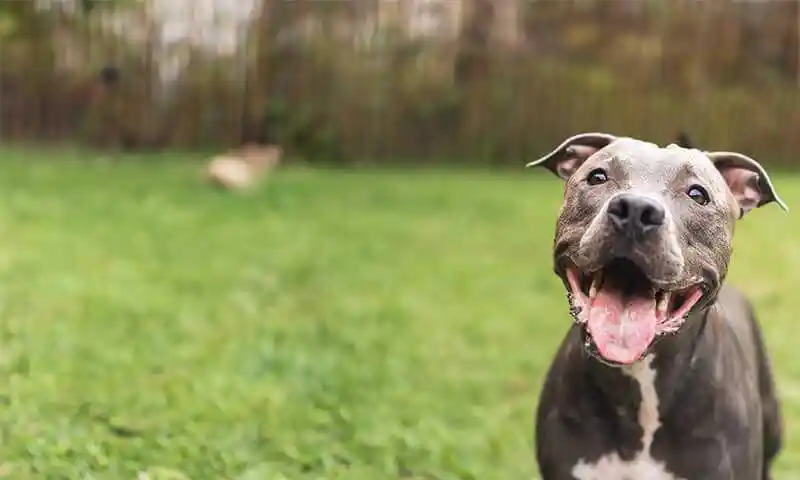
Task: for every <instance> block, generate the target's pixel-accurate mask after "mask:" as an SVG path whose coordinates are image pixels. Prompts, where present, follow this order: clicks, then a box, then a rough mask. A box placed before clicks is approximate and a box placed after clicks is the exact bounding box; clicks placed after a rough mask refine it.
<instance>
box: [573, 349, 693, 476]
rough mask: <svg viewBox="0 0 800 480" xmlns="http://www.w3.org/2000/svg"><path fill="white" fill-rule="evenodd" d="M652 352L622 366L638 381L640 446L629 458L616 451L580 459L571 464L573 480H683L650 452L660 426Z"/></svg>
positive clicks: (626, 372)
mask: <svg viewBox="0 0 800 480" xmlns="http://www.w3.org/2000/svg"><path fill="white" fill-rule="evenodd" d="M652 362H653V356H652V355H650V356H648V357H646V358H645V359H644V360H642V361H641V362H639V363H637V364H635V365H632V366H631V367H628V368H627V369H626V370H624V372H625V374H627V375H629V376H630V377H631V378H633V379H634V380H635V381H636V383H637V384H638V385H639V390H640V392H641V398H642V400H641V403H640V405H639V414H638V421H639V425H640V426H641V427H642V432H643V434H642V449H641V450H640V451H639V452H638V453H637V454H636V455H635V456H634V457H633V458H632V459H630V460H623V459H622V458H621V457H620V456H619V454H618V453H616V452H609V453H608V454H606V455H603V456H601V457H600V458H598V459H597V460H595V461H592V462H586V461H585V460H583V459H580V460H578V463H576V464H575V466H574V467H573V468H572V476H573V477H575V478H576V479H577V480H639V479H647V480H683V479H681V478H679V477H677V476H676V475H674V474H672V473H670V472H669V471H668V470H667V468H666V465H664V463H663V462H659V461H657V460H656V459H654V458H653V457H652V456H651V454H650V447H651V445H652V443H653V437H654V435H655V433H656V431H657V430H658V428H659V427H660V426H661V421H660V419H659V414H658V395H657V392H656V384H655V381H656V371H655V369H654V368H653V367H652Z"/></svg>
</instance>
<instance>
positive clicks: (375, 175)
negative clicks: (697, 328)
mask: <svg viewBox="0 0 800 480" xmlns="http://www.w3.org/2000/svg"><path fill="white" fill-rule="evenodd" d="M37 157H39V158H37ZM0 165H2V166H3V175H1V176H0V184H1V185H0V187H2V192H3V195H2V196H0V230H1V231H2V235H0V280H2V283H0V284H1V285H2V288H0V375H3V378H6V379H7V381H5V382H2V383H0V404H2V407H0V476H3V475H4V476H5V478H13V479H33V478H36V479H44V478H54V479H55V478H64V479H66V478H69V479H88V478H95V479H135V478H136V477H137V475H140V478H143V479H144V478H149V479H152V480H155V479H187V478H191V479H222V478H225V479H242V480H244V479H252V480H256V479H258V480H260V479H266V480H272V479H298V480H305V479H315V480H316V479H319V480H322V479H347V480H378V479H392V478H409V479H412V478H413V479H479V480H492V479H502V480H508V479H531V478H533V477H535V463H534V458H533V454H532V449H531V440H532V416H533V410H534V407H535V404H536V401H537V393H538V389H539V386H540V383H541V381H542V376H543V374H544V370H545V369H546V367H547V365H548V363H549V361H550V359H551V355H552V354H553V351H554V349H555V347H556V345H557V342H558V341H559V340H560V337H561V335H562V334H563V332H564V331H565V330H566V328H567V326H568V325H569V318H568V316H567V311H566V304H565V298H564V294H563V292H562V287H561V284H560V282H559V281H557V279H556V278H555V277H554V276H553V275H552V273H551V270H550V259H549V250H550V242H551V240H550V239H551V235H552V231H553V227H554V221H555V216H556V212H557V207H558V203H559V200H560V197H561V188H562V187H561V185H560V183H559V182H558V181H556V180H555V179H554V178H551V177H550V176H548V175H544V174H539V173H534V172H530V171H528V172H525V171H523V170H520V172H519V173H518V174H515V173H510V172H507V173H485V172H483V173H481V172H444V171H428V172H422V171H416V172H410V171H409V172H399V171H362V172H353V171H351V172H346V171H321V170H310V169H287V170H284V171H281V172H280V173H279V175H277V176H275V177H274V179H273V181H272V182H271V183H270V184H269V185H268V186H267V188H265V189H264V190H263V191H261V192H259V193H258V194H256V195H254V196H243V195H229V194H225V193H223V192H219V191H215V190H211V189H208V188H206V187H205V186H203V185H202V184H201V183H200V182H199V174H198V171H197V166H196V165H194V166H193V165H192V164H189V163H186V162H182V161H177V160H173V159H170V158H169V157H164V156H162V157H159V158H154V159H152V161H146V159H145V161H144V162H138V163H137V162H123V163H119V164H115V163H103V162H81V161H80V160H78V159H77V158H76V157H75V156H74V155H70V154H67V153H62V154H59V155H55V154H53V153H48V154H42V153H39V154H32V153H25V152H19V151H16V152H6V153H3V154H0ZM775 181H776V183H777V186H778V189H779V191H780V193H781V194H782V195H783V197H784V198H785V199H786V200H787V201H788V203H789V204H790V205H791V206H797V207H798V208H800V177H796V178H793V177H791V176H786V175H783V176H780V175H779V176H776V178H775ZM798 235H800V220H798V218H797V217H796V215H795V214H784V213H782V212H781V211H780V210H779V209H778V208H777V207H775V206H769V207H766V208H764V209H761V210H760V211H757V212H754V213H752V214H751V215H750V216H749V217H748V218H746V219H745V220H744V221H743V222H742V223H741V226H740V229H739V232H738V237H737V242H736V255H735V259H734V264H733V271H732V273H731V279H732V281H733V282H735V283H737V284H738V285H740V286H742V287H743V288H745V289H746V290H747V291H748V292H749V294H750V295H751V297H752V298H753V300H754V301H755V303H756V304H757V307H758V311H759V313H760V316H761V318H762V319H763V320H764V323H763V325H764V328H765V331H766V337H767V341H768V343H769V347H770V348H771V352H772V355H773V359H774V363H775V369H776V371H777V375H778V377H779V387H780V390H781V393H782V396H783V400H784V412H785V416H786V424H787V430H788V438H787V447H786V449H785V451H784V453H783V455H782V457H781V460H780V463H779V472H778V475H777V477H776V478H778V479H781V478H794V477H796V476H798V475H800V473H798V472H800V445H798V440H800V439H798V438H797V437H796V436H797V435H798V434H797V433H796V432H797V427H798V422H799V421H800V361H797V359H798V358H800V353H798V352H799V351H798V337H796V336H795V334H796V332H797V311H798V309H800V295H797V294H792V292H790V288H793V287H795V286H797V285H800V268H798V265H800V243H798V242H797V240H796V238H797V237H798ZM141 472H146V473H147V474H148V475H147V476H145V475H144V474H142V473H141Z"/></svg>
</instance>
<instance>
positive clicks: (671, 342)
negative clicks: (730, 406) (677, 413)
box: [581, 305, 713, 418]
mask: <svg viewBox="0 0 800 480" xmlns="http://www.w3.org/2000/svg"><path fill="white" fill-rule="evenodd" d="M712 308H713V305H712ZM709 311H710V309H703V310H702V311H698V312H694V313H692V314H691V315H690V316H689V317H687V319H686V322H685V323H684V325H683V327H682V328H681V329H680V330H678V332H676V333H674V334H668V335H666V336H664V337H663V338H661V339H659V340H658V342H657V343H656V344H655V346H654V347H653V349H652V351H651V352H650V353H649V354H648V355H647V356H646V357H645V358H644V359H642V360H640V361H639V362H638V363H639V364H638V365H632V366H625V367H616V366H609V365H606V364H604V363H602V362H600V361H599V360H597V359H596V358H593V357H590V356H588V354H587V353H586V352H585V351H582V352H581V354H582V355H584V356H585V362H586V364H587V366H586V369H585V373H586V376H587V381H588V382H589V383H590V384H591V385H592V386H593V387H594V388H595V389H596V391H597V392H598V393H599V394H600V395H602V396H603V397H604V398H605V399H606V401H607V403H606V405H607V406H608V407H609V408H612V409H613V410H614V411H615V414H616V415H619V416H624V417H628V416H630V417H632V418H636V412H637V410H638V405H639V401H640V399H641V393H640V385H639V384H638V383H637V380H636V379H635V378H634V377H635V372H636V371H637V369H639V370H641V369H642V368H651V369H653V370H655V381H656V383H657V384H664V383H665V384H667V385H670V387H671V388H670V389H669V390H665V391H663V392H659V394H660V396H661V398H660V400H659V401H660V403H661V405H662V407H663V408H664V409H669V407H670V405H671V403H672V400H673V398H675V396H676V395H678V394H679V392H680V390H681V388H682V385H683V384H684V382H685V378H686V375H687V372H688V369H689V368H690V367H691V365H692V360H693V358H694V356H695V352H696V346H697V342H698V341H699V339H700V337H701V336H702V334H703V331H704V329H705V327H706V323H707V322H708V313H709ZM645 362H648V363H649V365H645Z"/></svg>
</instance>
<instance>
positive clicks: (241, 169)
mask: <svg viewBox="0 0 800 480" xmlns="http://www.w3.org/2000/svg"><path fill="white" fill-rule="evenodd" d="M282 156H283V149H281V147H279V146H277V145H268V146H260V145H255V144H247V145H244V146H242V147H240V148H237V149H235V150H231V151H229V152H226V153H224V154H222V155H218V156H216V157H214V158H213V159H211V161H210V162H209V164H208V166H207V167H206V175H205V176H206V180H207V181H208V182H209V183H211V184H212V185H216V186H219V187H222V188H225V189H228V190H247V189H251V188H252V187H254V186H256V185H257V184H258V183H260V182H261V181H262V180H263V179H264V178H265V177H266V176H267V174H268V173H269V172H271V171H272V170H273V169H275V168H276V167H277V166H278V164H279V163H280V161H281V157H282Z"/></svg>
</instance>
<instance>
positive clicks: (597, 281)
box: [589, 272, 603, 300]
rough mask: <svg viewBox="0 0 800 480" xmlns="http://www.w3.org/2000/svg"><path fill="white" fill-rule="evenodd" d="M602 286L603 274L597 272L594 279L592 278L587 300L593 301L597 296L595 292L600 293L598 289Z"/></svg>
mask: <svg viewBox="0 0 800 480" xmlns="http://www.w3.org/2000/svg"><path fill="white" fill-rule="evenodd" d="M602 286H603V273H602V272H598V273H597V274H596V275H595V276H594V278H592V285H591V286H590V287H589V300H594V299H595V297H596V296H597V292H599V291H600V287H602Z"/></svg>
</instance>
